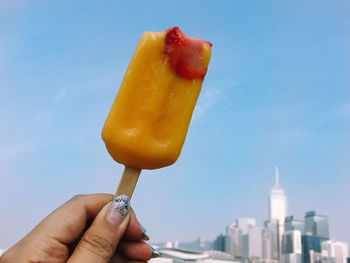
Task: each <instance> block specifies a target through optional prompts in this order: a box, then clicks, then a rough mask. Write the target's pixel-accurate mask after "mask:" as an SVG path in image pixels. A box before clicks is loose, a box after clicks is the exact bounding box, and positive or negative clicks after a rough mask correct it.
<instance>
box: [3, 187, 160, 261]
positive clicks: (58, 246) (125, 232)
mask: <svg viewBox="0 0 350 263" xmlns="http://www.w3.org/2000/svg"><path fill="white" fill-rule="evenodd" d="M112 199H113V196H112V195H108V194H91V195H78V196H75V197H74V198H72V199H71V200H69V201H68V202H67V203H65V204H63V205H62V206H61V207H59V208H57V209H56V210H55V211H53V212H52V213H51V214H50V215H49V216H47V217H46V218H45V219H44V220H43V221H42V222H41V223H40V224H39V225H38V226H36V227H35V228H34V229H33V230H32V231H31V232H30V233H29V234H28V235H27V236H25V237H24V238H23V239H22V240H21V241H19V242H18V243H17V244H15V245H14V246H13V247H12V248H10V249H9V250H8V251H6V252H5V253H4V254H3V256H2V257H1V259H0V262H1V263H12V262H14V263H15V262H16V263H17V262H45V263H46V262H47V263H61V262H70V263H74V262H84V263H89V262H91V263H92V262H93V263H107V262H125V263H126V262H145V261H147V260H149V259H150V258H152V257H156V256H158V255H159V253H158V252H157V251H155V250H154V249H153V248H151V247H150V246H149V245H147V243H145V242H144V241H143V240H148V237H147V235H146V233H145V230H144V229H143V228H142V227H141V225H140V224H139V222H138V221H137V219H136V216H135V214H134V212H133V210H132V209H130V204H129V198H128V197H127V196H119V197H117V198H115V199H114V200H113V201H111V200H112Z"/></svg>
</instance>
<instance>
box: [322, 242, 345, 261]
mask: <svg viewBox="0 0 350 263" xmlns="http://www.w3.org/2000/svg"><path fill="white" fill-rule="evenodd" d="M321 249H322V262H325V261H328V262H334V263H347V258H348V257H349V246H348V244H347V243H343V242H339V241H335V240H327V241H323V242H322V243H321Z"/></svg>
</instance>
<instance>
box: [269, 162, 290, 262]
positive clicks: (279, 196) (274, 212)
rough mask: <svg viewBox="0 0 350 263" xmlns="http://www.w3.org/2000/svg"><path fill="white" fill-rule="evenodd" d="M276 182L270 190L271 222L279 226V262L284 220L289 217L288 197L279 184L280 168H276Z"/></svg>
mask: <svg viewBox="0 0 350 263" xmlns="http://www.w3.org/2000/svg"><path fill="white" fill-rule="evenodd" d="M275 176H276V181H275V185H274V186H273V187H272V188H271V190H270V195H269V219H270V220H274V219H275V220H278V226H279V230H278V232H279V241H278V244H279V249H278V251H279V257H278V258H279V260H281V251H282V235H283V232H284V219H285V217H286V216H287V211H288V202H287V196H286V194H285V191H284V189H283V188H282V186H281V185H280V183H279V172H278V167H276V171H275Z"/></svg>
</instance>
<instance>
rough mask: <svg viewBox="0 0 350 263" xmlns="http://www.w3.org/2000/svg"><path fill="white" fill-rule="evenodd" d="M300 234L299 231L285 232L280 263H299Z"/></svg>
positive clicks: (300, 250)
mask: <svg viewBox="0 0 350 263" xmlns="http://www.w3.org/2000/svg"><path fill="white" fill-rule="evenodd" d="M301 252H302V249H301V232H300V231H299V230H291V231H286V232H284V234H283V239H282V262H283V263H301Z"/></svg>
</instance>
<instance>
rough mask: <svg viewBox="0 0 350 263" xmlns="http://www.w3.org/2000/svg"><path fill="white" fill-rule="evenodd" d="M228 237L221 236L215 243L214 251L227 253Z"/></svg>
mask: <svg viewBox="0 0 350 263" xmlns="http://www.w3.org/2000/svg"><path fill="white" fill-rule="evenodd" d="M225 242H226V236H225V235H223V234H220V235H219V236H218V237H217V238H216V239H215V240H214V242H213V249H214V250H218V251H223V252H225Z"/></svg>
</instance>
